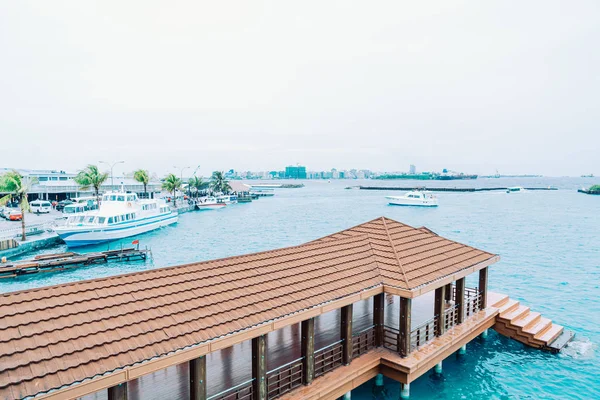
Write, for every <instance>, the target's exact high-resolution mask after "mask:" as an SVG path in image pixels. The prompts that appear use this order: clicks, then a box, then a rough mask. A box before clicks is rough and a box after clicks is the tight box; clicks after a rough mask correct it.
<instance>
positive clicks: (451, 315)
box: [444, 305, 458, 331]
mask: <svg viewBox="0 0 600 400" xmlns="http://www.w3.org/2000/svg"><path fill="white" fill-rule="evenodd" d="M456 325H458V305H454V306H451V307H449V308H447V309H446V311H444V331H447V330H449V329H451V328H453V327H454V326H456Z"/></svg>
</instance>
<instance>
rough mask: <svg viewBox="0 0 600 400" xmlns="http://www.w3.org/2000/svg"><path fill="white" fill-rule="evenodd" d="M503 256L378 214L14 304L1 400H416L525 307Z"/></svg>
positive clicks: (6, 322) (1, 306) (42, 292)
mask: <svg viewBox="0 0 600 400" xmlns="http://www.w3.org/2000/svg"><path fill="white" fill-rule="evenodd" d="M498 260H499V257H498V256H497V255H495V254H493V253H489V252H486V251H482V250H479V249H476V248H473V247H471V246H468V245H464V244H460V243H456V242H454V241H450V240H447V239H445V238H443V237H441V236H438V235H436V234H435V233H433V232H431V231H430V230H428V229H426V228H413V227H411V226H408V225H405V224H402V223H400V222H397V221H393V220H390V219H387V218H377V219H375V220H373V221H370V222H367V223H364V224H361V225H358V226H356V227H353V228H350V229H347V230H344V231H341V232H339V233H337V234H333V235H329V236H326V237H324V238H321V239H317V240H315V241H312V242H309V243H306V244H303V245H299V246H293V247H288V248H282V249H278V250H271V251H266V252H260V253H254V254H249V255H244V256H238V257H230V258H225V259H218V260H212V261H205V262H199V263H195V264H187V265H182V266H177V267H170V268H161V269H157V270H149V271H143V272H138V273H133V274H127V275H120V276H114V277H107V278H100V279H94V280H88V281H81V282H72V283H68V284H64V285H58V286H51V287H45V288H37V289H32V290H25V291H21V292H15V293H7V294H4V295H0V319H1V320H2V321H3V327H2V328H0V331H1V332H2V341H0V362H1V363H2V365H3V367H4V368H3V370H2V371H0V397H3V398H23V397H30V396H38V397H40V398H45V399H67V398H85V399H86V400H87V399H104V398H108V399H110V400H124V399H163V398H190V399H193V400H198V399H200V400H226V399H242V398H243V399H256V400H267V399H275V398H289V399H292V398H294V399H296V398H309V397H310V398H323V399H334V398H336V397H338V396H340V395H343V394H345V393H346V392H347V391H349V390H351V389H352V388H354V387H356V386H357V385H359V384H361V383H362V382H365V381H366V380H368V379H370V378H372V377H377V381H382V378H381V379H380V378H379V376H380V374H381V376H383V375H385V376H388V377H389V378H392V379H394V380H396V381H399V382H400V383H401V384H402V392H403V397H408V396H409V394H410V383H411V382H412V381H414V380H415V379H417V378H418V377H419V376H421V375H423V374H424V373H426V372H427V371H430V370H431V369H434V370H435V371H439V372H440V373H441V370H442V363H443V360H444V359H445V358H447V357H448V356H449V355H451V354H453V353H454V352H458V353H459V354H463V355H464V356H466V357H468V353H466V352H467V348H466V346H467V345H468V343H469V342H470V341H471V340H473V339H474V338H475V337H477V336H479V335H485V334H486V332H487V331H486V330H487V329H489V328H491V327H494V326H495V325H496V324H497V323H498V321H499V320H498V316H499V315H501V312H502V311H504V312H507V313H510V312H512V311H513V310H516V309H518V308H519V307H518V306H519V305H517V307H516V308H514V309H513V308H510V307H509V306H506V307H505V308H504V310H501V307H504V306H505V305H506V304H508V303H503V304H502V305H499V302H500V300H498V298H499V297H501V298H502V299H501V300H502V301H504V300H505V301H506V302H508V301H509V300H506V299H505V298H507V297H508V296H503V295H493V294H491V293H489V292H488V289H487V287H488V269H489V267H490V266H492V265H493V264H494V263H496V262H497V261H498ZM470 275H478V280H477V281H478V287H467V286H466V280H467V277H468V276H470ZM510 304H511V306H512V305H514V304H513V303H510ZM23 305H26V307H23ZM497 305H498V307H497ZM523 315H524V314H523ZM504 316H505V317H506V318H505V319H509V320H510V321H512V319H510V318H508V317H507V315H506V314H505V315H504ZM549 326H550V327H551V326H552V325H549V324H547V325H546V326H544V327H541V328H540V330H539V331H538V332H537V333H535V335H537V336H538V339H541V338H543V339H544V340H546V339H547V343H546V344H547V345H552V344H553V343H554V341H556V340H560V337H562V332H561V333H560V335H559V334H557V333H556V331H555V330H552V333H549V332H550V331H549V330H548V329H551V328H548V327H549ZM33 338H35V340H32V339H33ZM561 343H563V342H561ZM565 343H566V342H565ZM465 353H466V354H465Z"/></svg>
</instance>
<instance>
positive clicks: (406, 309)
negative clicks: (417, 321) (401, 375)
mask: <svg viewBox="0 0 600 400" xmlns="http://www.w3.org/2000/svg"><path fill="white" fill-rule="evenodd" d="M411 308H412V299H407V298H404V297H400V333H399V334H398V352H399V353H400V355H401V356H402V357H406V356H408V354H409V353H410V330H411Z"/></svg>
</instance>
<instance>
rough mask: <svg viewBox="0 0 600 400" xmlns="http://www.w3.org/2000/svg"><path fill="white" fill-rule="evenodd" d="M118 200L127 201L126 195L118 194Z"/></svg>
mask: <svg viewBox="0 0 600 400" xmlns="http://www.w3.org/2000/svg"><path fill="white" fill-rule="evenodd" d="M117 201H125V196H117Z"/></svg>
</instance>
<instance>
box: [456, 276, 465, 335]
mask: <svg viewBox="0 0 600 400" xmlns="http://www.w3.org/2000/svg"><path fill="white" fill-rule="evenodd" d="M456 305H457V306H458V323H459V324H462V323H463V322H464V320H465V278H461V279H459V280H457V281H456Z"/></svg>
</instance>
